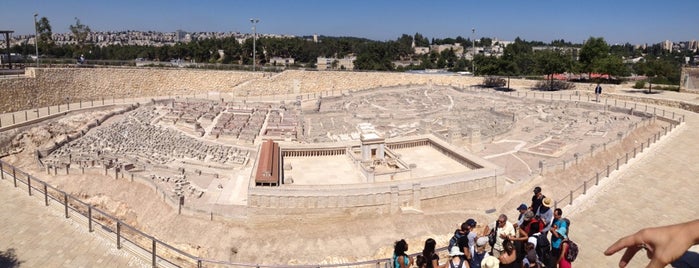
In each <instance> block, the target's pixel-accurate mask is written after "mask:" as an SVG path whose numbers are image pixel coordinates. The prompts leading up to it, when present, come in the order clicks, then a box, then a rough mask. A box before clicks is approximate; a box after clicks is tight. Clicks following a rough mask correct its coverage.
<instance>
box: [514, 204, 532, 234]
mask: <svg viewBox="0 0 699 268" xmlns="http://www.w3.org/2000/svg"><path fill="white" fill-rule="evenodd" d="M527 210H529V208H528V207H527V204H525V203H522V204H521V205H519V207H517V211H519V216H518V217H517V222H516V223H515V224H514V227H515V229H516V228H517V227H519V226H522V223H523V222H524V213H526V212H527Z"/></svg>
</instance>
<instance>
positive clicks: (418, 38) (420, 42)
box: [413, 33, 430, 47]
mask: <svg viewBox="0 0 699 268" xmlns="http://www.w3.org/2000/svg"><path fill="white" fill-rule="evenodd" d="M413 40H415V46H416V47H428V46H430V40H428V39H427V37H424V36H422V34H420V33H415V37H414V39H413Z"/></svg>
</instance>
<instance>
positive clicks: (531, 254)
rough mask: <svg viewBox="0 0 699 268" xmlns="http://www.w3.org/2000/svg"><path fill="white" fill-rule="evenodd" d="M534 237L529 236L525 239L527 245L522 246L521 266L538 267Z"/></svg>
mask: <svg viewBox="0 0 699 268" xmlns="http://www.w3.org/2000/svg"><path fill="white" fill-rule="evenodd" d="M536 243H537V239H536V237H533V236H532V237H530V238H529V239H527V245H525V247H524V250H525V251H524V256H525V257H524V259H523V260H522V267H527V268H529V267H539V258H538V257H537V255H536Z"/></svg>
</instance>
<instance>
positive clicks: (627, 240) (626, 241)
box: [604, 235, 642, 256]
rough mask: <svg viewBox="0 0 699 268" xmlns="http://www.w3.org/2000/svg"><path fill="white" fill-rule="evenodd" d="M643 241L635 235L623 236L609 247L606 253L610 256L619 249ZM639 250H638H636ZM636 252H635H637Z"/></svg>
mask: <svg viewBox="0 0 699 268" xmlns="http://www.w3.org/2000/svg"><path fill="white" fill-rule="evenodd" d="M641 243H642V241H640V240H638V239H637V238H636V237H635V235H629V236H626V237H622V238H621V239H619V240H617V241H616V242H614V244H612V245H611V246H609V248H607V250H605V251H604V255H607V256H610V255H612V254H614V253H616V252H617V251H619V250H622V249H624V248H629V247H635V246H636V245H638V244H641ZM636 251H638V250H636ZM635 253H636V252H634V254H635Z"/></svg>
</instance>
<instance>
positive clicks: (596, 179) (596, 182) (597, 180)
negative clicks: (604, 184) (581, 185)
mask: <svg viewBox="0 0 699 268" xmlns="http://www.w3.org/2000/svg"><path fill="white" fill-rule="evenodd" d="M597 185H599V171H597V175H595V186H597Z"/></svg>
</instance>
